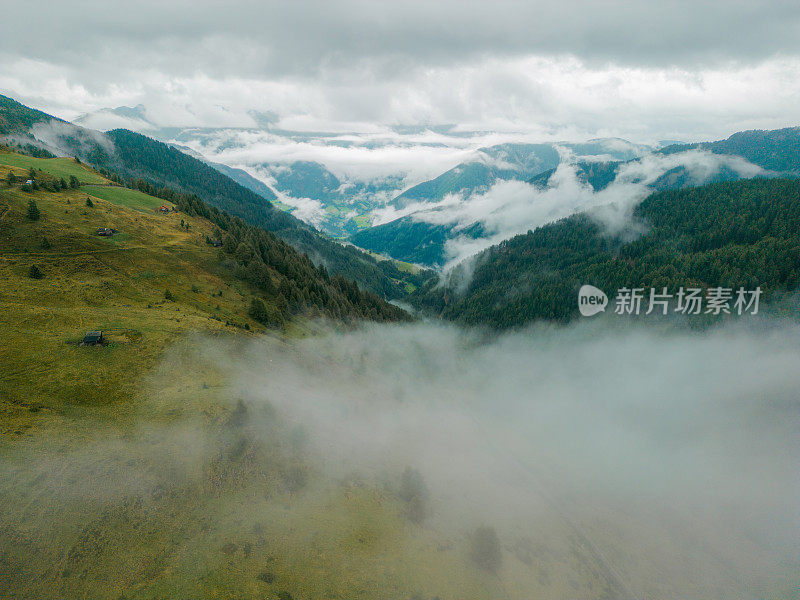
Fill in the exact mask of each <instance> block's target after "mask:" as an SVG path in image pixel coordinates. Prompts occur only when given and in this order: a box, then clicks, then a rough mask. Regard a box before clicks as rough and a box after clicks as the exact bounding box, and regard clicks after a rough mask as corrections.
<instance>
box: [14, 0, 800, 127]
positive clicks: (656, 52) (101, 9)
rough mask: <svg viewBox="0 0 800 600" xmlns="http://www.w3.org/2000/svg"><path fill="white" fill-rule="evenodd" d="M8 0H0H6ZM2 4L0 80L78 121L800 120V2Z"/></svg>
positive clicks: (738, 123) (511, 123)
mask: <svg viewBox="0 0 800 600" xmlns="http://www.w3.org/2000/svg"><path fill="white" fill-rule="evenodd" d="M5 2H8V0H0V4H2V3H5ZM7 17H8V15H6V16H4V17H3V18H0V93H3V94H7V95H11V96H13V97H15V98H17V99H19V100H20V101H22V102H24V103H27V104H30V105H33V106H35V107H37V108H41V109H43V110H46V111H48V112H51V113H54V114H56V115H58V116H61V117H64V118H67V119H71V118H75V117H77V116H78V115H80V114H81V113H85V112H92V111H96V110H98V109H101V108H104V107H116V106H121V105H127V106H135V105H137V104H140V103H141V104H144V105H145V107H146V108H147V116H148V118H149V119H151V120H152V121H154V122H155V123H157V124H158V125H176V126H244V127H247V126H253V125H254V121H253V118H252V116H251V111H259V112H262V113H268V114H269V115H270V116H271V118H274V119H276V120H277V122H278V124H280V125H281V126H283V127H286V128H293V129H317V130H334V131H347V130H353V131H379V130H380V129H381V128H382V127H384V126H387V125H398V124H438V123H455V124H458V125H459V126H460V127H463V128H465V129H473V130H494V131H523V132H528V133H531V134H533V135H541V136H542V137H548V136H556V137H561V138H580V137H586V136H587V135H588V136H605V135H620V136H623V137H628V138H630V139H634V140H636V141H650V142H652V141H655V140H658V139H665V138H675V139H699V138H716V137H721V136H725V135H728V134H729V133H731V132H733V131H736V130H739V129H744V128H753V127H761V128H772V127H780V126H787V125H797V124H800V101H799V100H800V3H798V2H793V1H787V2H781V1H772V2H753V1H752V0H750V1H746V2H739V1H736V0H725V1H719V0H717V1H713V2H702V1H697V0H694V1H682V0H676V1H660V0H647V1H641V2H614V1H609V2H588V1H579V0H559V1H558V2H540V1H535V0H528V1H522V2H509V1H497V0H493V1H491V2H474V1H469V0H458V1H456V2H451V1H439V2H433V1H431V0H428V1H427V2H409V1H408V0H403V1H397V2H379V1H368V2H361V1H344V2H333V1H330V0H319V1H313V2H302V1H297V0H292V1H289V0H287V1H286V2H264V1H259V2H245V1H241V0H226V1H224V2H203V1H202V0H192V1H176V0H169V1H164V0H160V1H158V2H150V1H145V2H141V1H137V2H114V1H109V0H103V1H87V2H70V1H65V2H53V1H52V0H49V1H38V0H28V1H27V2H25V6H24V10H15V11H14V16H13V18H7Z"/></svg>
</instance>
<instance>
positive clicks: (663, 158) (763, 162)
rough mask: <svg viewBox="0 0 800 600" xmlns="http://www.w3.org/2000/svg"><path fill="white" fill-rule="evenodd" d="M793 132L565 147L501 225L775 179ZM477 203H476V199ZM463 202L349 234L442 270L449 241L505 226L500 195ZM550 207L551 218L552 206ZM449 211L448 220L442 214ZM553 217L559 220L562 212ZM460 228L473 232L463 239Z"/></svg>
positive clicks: (795, 142)
mask: <svg viewBox="0 0 800 600" xmlns="http://www.w3.org/2000/svg"><path fill="white" fill-rule="evenodd" d="M799 132H800V129H798V128H795V129H788V130H778V131H772V132H743V133H741V134H736V135H734V136H731V138H729V139H728V140H723V141H720V142H712V143H708V144H682V145H675V146H669V147H667V148H664V149H662V150H659V151H655V152H650V153H648V154H644V155H639V156H636V154H637V152H640V151H641V150H642V149H643V148H641V147H634V148H630V149H626V146H625V145H624V143H623V141H617V142H616V143H617V145H618V146H619V149H618V150H617V151H616V152H617V153H616V156H618V157H619V158H618V159H617V160H598V159H599V158H600V157H601V154H600V152H602V151H603V149H604V148H605V147H606V146H605V145H604V144H605V143H607V142H604V143H599V142H590V143H587V144H586V145H580V144H570V145H565V147H567V146H568V147H569V148H570V150H571V151H572V152H573V153H574V154H573V158H572V159H570V160H572V161H574V162H571V163H566V162H565V163H562V164H560V165H558V166H556V167H552V168H549V169H547V170H544V171H541V172H539V173H537V174H536V175H534V176H532V177H529V178H527V180H526V182H527V183H528V184H530V185H531V186H532V189H531V190H530V193H529V194H528V196H529V202H528V204H527V205H525V204H523V203H522V202H517V204H516V205H514V206H513V207H511V208H510V209H509V211H508V215H509V216H508V219H507V220H512V219H516V220H517V222H518V223H519V225H517V231H512V232H511V234H515V233H518V232H519V231H524V227H525V225H526V224H525V223H524V222H522V219H524V215H525V213H526V211H527V212H529V213H530V215H531V217H530V219H531V222H530V223H529V224H527V227H535V226H536V225H539V224H541V222H535V220H534V219H537V218H541V216H540V214H541V213H540V212H539V211H538V210H537V205H541V206H548V204H547V203H548V202H550V201H552V200H554V199H556V197H558V198H560V199H561V200H564V201H569V200H570V199H571V198H572V199H574V198H578V197H582V198H583V200H582V201H583V202H584V203H599V202H606V203H611V202H617V203H619V202H622V203H623V204H624V203H627V202H635V201H636V199H637V198H638V197H643V196H640V195H641V193H642V186H644V189H645V190H650V191H660V190H670V189H683V188H689V187H692V186H696V185H701V184H707V183H715V182H723V181H734V180H737V179H742V178H748V177H753V176H756V175H761V176H765V177H775V176H778V175H784V176H786V175H796V174H800V171H794V170H793V169H795V168H797V167H798V166H799V165H800V162H797V164H795V162H793V161H796V156H797V155H796V148H798V146H800V133H799ZM592 153H594V154H592ZM704 153H705V154H704ZM707 153H711V155H710V156H709V155H708V154H707ZM608 154H609V155H611V154H613V152H612V153H608ZM580 155H584V156H590V155H591V158H592V160H579V159H576V157H579V156H580ZM715 157H719V158H715ZM565 166H567V167H569V168H564V167H565ZM581 187H583V188H588V189H589V190H590V192H592V193H593V194H594V197H590V195H587V194H586V193H585V192H584V191H582V190H581V189H579V188H581ZM611 188H613V189H611ZM483 192H484V193H485V190H483ZM601 193H605V195H602V194H601ZM604 198H607V199H605V200H604ZM477 199H478V200H481V198H480V197H477ZM470 201H471V198H470V197H469V196H467V197H466V198H465V199H463V200H462V201H461V203H460V204H458V205H455V206H442V207H436V206H432V207H424V206H423V207H420V208H418V209H417V210H415V211H414V212H413V213H412V214H411V215H409V216H406V217H403V218H401V219H398V220H395V221H392V222H390V223H385V224H381V225H378V226H375V227H372V228H370V229H365V230H363V231H360V232H358V233H357V234H355V235H354V236H352V237H351V241H352V242H353V243H354V244H356V245H358V246H359V247H362V248H365V249H368V250H371V251H376V252H382V253H384V254H387V255H389V256H392V257H394V258H396V259H398V260H406V261H414V260H417V261H418V262H420V261H421V264H425V265H429V266H433V267H441V266H442V265H444V264H445V263H446V262H447V260H448V257H447V256H446V252H445V250H446V246H447V244H448V242H451V241H456V240H458V239H459V238H473V239H474V238H475V234H476V233H477V234H478V237H481V236H486V237H490V236H495V237H496V236H497V235H498V233H499V232H500V230H498V229H497V228H495V229H492V227H489V226H487V224H488V223H491V222H495V223H498V222H499V223H502V222H503V221H504V217H503V215H502V214H500V213H498V210H502V209H503V207H502V206H499V205H498V201H499V202H502V198H499V199H498V198H490V197H488V195H487V198H486V201H484V202H482V203H480V202H479V203H476V204H475V205H474V206H473V207H471V208H469V203H470ZM543 210H545V209H543ZM551 210H553V212H554V214H558V210H557V208H551ZM448 211H450V212H451V214H452V216H451V217H448ZM464 215H469V216H470V217H472V218H474V219H475V221H474V222H473V223H471V224H469V225H468V226H467V227H464V219H463V216H464ZM558 216H563V213H562V214H561V215H558ZM448 221H449V222H448ZM465 231H469V232H471V233H472V235H466V236H465V233H464V232H465ZM511 234H509V235H508V236H506V237H510V235H511Z"/></svg>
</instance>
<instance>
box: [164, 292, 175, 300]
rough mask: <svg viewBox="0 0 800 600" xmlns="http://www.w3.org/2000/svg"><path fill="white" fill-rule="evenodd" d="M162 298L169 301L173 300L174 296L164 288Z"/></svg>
mask: <svg viewBox="0 0 800 600" xmlns="http://www.w3.org/2000/svg"><path fill="white" fill-rule="evenodd" d="M164 300H169V301H170V302H175V296H174V295H173V293H172V292H171V291H169V290H164Z"/></svg>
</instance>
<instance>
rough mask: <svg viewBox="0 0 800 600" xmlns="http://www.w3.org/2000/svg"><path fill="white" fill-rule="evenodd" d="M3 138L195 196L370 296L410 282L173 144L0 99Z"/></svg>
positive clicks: (396, 293) (399, 290) (394, 292)
mask: <svg viewBox="0 0 800 600" xmlns="http://www.w3.org/2000/svg"><path fill="white" fill-rule="evenodd" d="M0 118H2V119H3V121H2V123H5V125H4V126H3V129H0V135H4V134H6V135H7V134H11V133H15V132H21V131H23V130H24V128H25V126H26V125H27V124H28V123H32V124H33V125H31V126H30V130H29V131H28V132H27V134H26V139H30V140H31V141H33V142H34V143H36V144H38V145H43V146H45V147H47V148H48V149H50V150H54V151H58V152H60V153H61V154H62V155H63V154H68V155H73V156H80V157H81V159H82V160H84V161H86V162H88V163H89V164H91V165H93V166H95V167H97V168H99V169H103V170H106V171H107V172H109V173H112V172H113V173H115V174H117V176H118V177H119V178H120V180H124V181H126V182H129V183H130V182H131V181H134V180H138V184H137V185H138V187H145V186H151V187H153V188H154V189H155V188H159V187H168V188H173V189H176V190H178V191H180V192H184V193H189V194H194V195H196V196H198V197H199V198H201V199H202V200H204V201H205V202H207V203H208V204H210V205H211V206H214V207H216V208H218V209H220V210H224V211H226V212H228V213H229V214H231V215H234V216H238V217H240V218H242V219H244V220H245V221H247V222H248V223H250V224H252V225H257V226H259V227H263V228H265V229H266V230H268V231H271V232H273V233H275V234H276V235H278V236H279V237H280V238H281V239H283V240H285V241H287V242H288V243H290V244H291V245H292V246H294V247H295V248H296V249H298V250H300V251H301V252H304V253H306V254H307V255H308V256H309V257H310V258H311V259H312V260H313V261H315V263H317V264H321V265H325V267H326V268H327V269H328V270H329V271H330V272H331V273H333V274H339V275H343V276H345V277H347V278H350V279H353V280H355V281H356V282H357V283H358V284H359V285H360V286H362V287H363V288H364V289H366V290H369V291H372V292H374V293H378V294H380V295H382V296H384V297H387V298H397V297H400V296H402V295H403V294H404V293H405V292H404V290H405V289H406V284H407V283H408V281H407V279H408V277H409V275H408V274H407V273H404V272H403V271H400V270H399V269H397V268H396V267H395V266H394V265H393V264H392V263H391V261H378V260H376V259H375V258H373V257H371V256H369V255H367V254H365V253H363V252H361V251H359V250H358V249H356V248H355V247H353V246H345V245H343V244H340V243H338V242H335V241H333V240H330V239H328V238H326V237H325V236H323V235H321V234H320V233H319V232H318V231H316V230H315V229H314V228H313V227H311V226H309V225H307V224H306V223H303V222H302V221H300V220H298V219H296V218H294V217H292V216H291V215H289V214H287V213H285V212H283V211H281V210H279V209H277V208H275V207H274V206H272V204H270V202H269V201H267V200H266V199H265V198H263V197H262V196H260V195H259V194H257V193H255V192H253V191H252V190H250V189H247V188H245V187H243V186H242V185H240V184H238V183H237V182H235V181H234V180H232V179H231V178H229V177H227V176H226V175H224V174H223V173H221V172H220V171H218V170H217V169H215V168H213V167H212V166H210V165H208V164H206V163H205V162H203V161H201V160H198V159H196V158H194V157H191V156H188V155H186V154H184V153H182V152H180V151H178V150H176V149H175V148H172V147H170V146H169V145H167V144H164V143H162V142H159V141H156V140H153V139H151V138H148V137H146V136H144V135H141V134H138V133H134V132H131V131H128V130H125V129H115V130H111V131H108V132H106V133H104V134H101V133H99V132H96V131H92V130H88V129H85V128H82V127H78V126H76V125H72V124H70V123H66V122H64V121H60V120H58V119H53V118H52V117H50V116H49V115H46V114H45V113H41V112H40V111H35V110H33V109H29V108H27V107H24V106H23V105H21V104H19V103H18V102H15V101H13V100H11V99H9V98H5V97H0Z"/></svg>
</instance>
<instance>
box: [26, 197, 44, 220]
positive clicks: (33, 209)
mask: <svg viewBox="0 0 800 600" xmlns="http://www.w3.org/2000/svg"><path fill="white" fill-rule="evenodd" d="M41 217H42V213H41V212H39V207H38V206H37V205H36V201H35V200H29V201H28V220H30V221H38V220H39V219H40V218H41Z"/></svg>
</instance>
